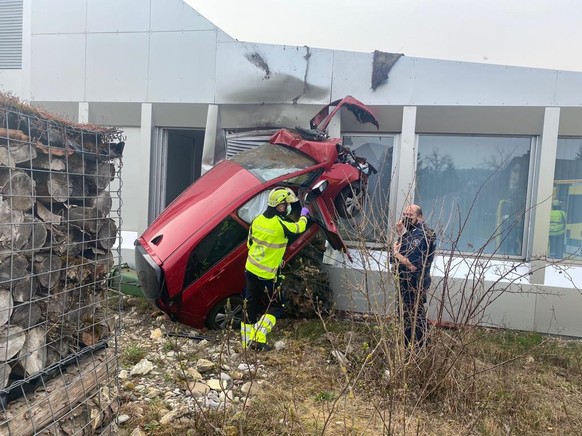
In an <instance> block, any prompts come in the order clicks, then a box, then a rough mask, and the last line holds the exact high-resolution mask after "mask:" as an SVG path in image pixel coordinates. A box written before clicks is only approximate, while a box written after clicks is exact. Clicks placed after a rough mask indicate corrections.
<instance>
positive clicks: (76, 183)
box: [0, 94, 124, 435]
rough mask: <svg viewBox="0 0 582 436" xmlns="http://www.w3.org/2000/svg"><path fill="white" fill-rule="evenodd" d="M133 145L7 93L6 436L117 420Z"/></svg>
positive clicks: (2, 159) (0, 117) (0, 128)
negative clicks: (122, 268)
mask: <svg viewBox="0 0 582 436" xmlns="http://www.w3.org/2000/svg"><path fill="white" fill-rule="evenodd" d="M123 146H124V142H123V141H122V132H121V131H120V130H118V129H113V128H103V127H97V126H88V125H77V124H73V123H70V122H67V121H65V120H62V119H59V118H57V117H55V116H52V115H50V114H47V113H45V112H43V111H41V110H39V109H35V108H33V107H30V106H28V105H25V104H23V103H21V102H20V101H18V100H17V99H15V98H13V97H11V96H7V95H3V94H0V405H1V408H0V435H4V434H9V435H26V434H99V433H108V432H111V429H112V427H114V423H113V418H114V416H115V414H116V410H117V398H116V397H117V396H116V392H117V385H116V372H117V368H116V365H117V356H116V334H115V333H116V332H117V330H118V320H119V316H118V315H119V305H118V304H117V303H116V301H117V296H116V294H115V293H111V292H110V291H109V287H108V285H109V282H110V279H111V273H112V271H114V266H115V265H116V264H118V263H119V257H120V251H119V248H117V247H118V246H119V244H118V243H117V241H118V232H119V228H120V224H121V222H120V219H121V218H120V211H121V198H120V190H121V179H120V174H121V167H122V162H121V156H122V152H123Z"/></svg>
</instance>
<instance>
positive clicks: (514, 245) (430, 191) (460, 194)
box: [415, 135, 532, 256]
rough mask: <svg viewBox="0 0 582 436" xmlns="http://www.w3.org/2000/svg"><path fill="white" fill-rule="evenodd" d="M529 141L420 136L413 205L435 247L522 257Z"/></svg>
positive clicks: (502, 138) (497, 138)
mask: <svg viewBox="0 0 582 436" xmlns="http://www.w3.org/2000/svg"><path fill="white" fill-rule="evenodd" d="M531 146H532V138H530V137H491V136H444V135H420V137H419V144H418V162H417V172H416V188H417V193H416V196H415V202H416V203H418V204H419V205H420V206H421V207H422V209H423V212H424V215H425V218H426V220H427V222H428V224H429V225H430V226H431V227H433V228H435V229H436V230H437V232H438V234H439V239H440V241H439V245H440V247H441V248H444V249H455V250H457V251H460V252H466V253H487V254H499V255H510V256H522V255H523V253H524V225H525V216H526V210H527V201H526V199H527V190H528V175H529V166H530V155H531Z"/></svg>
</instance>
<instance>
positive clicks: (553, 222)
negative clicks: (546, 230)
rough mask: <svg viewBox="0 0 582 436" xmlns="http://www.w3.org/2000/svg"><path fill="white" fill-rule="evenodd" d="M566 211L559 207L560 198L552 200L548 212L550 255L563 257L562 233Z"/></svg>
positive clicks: (564, 229)
mask: <svg viewBox="0 0 582 436" xmlns="http://www.w3.org/2000/svg"><path fill="white" fill-rule="evenodd" d="M566 217H567V215H566V212H564V211H563V210H562V208H561V202H560V200H554V201H552V211H551V212H550V257H551V258H553V259H562V258H563V257H564V235H565V233H566Z"/></svg>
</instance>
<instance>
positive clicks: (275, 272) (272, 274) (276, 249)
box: [240, 188, 310, 351]
mask: <svg viewBox="0 0 582 436" xmlns="http://www.w3.org/2000/svg"><path fill="white" fill-rule="evenodd" d="M297 201H298V198H297V196H296V195H295V193H294V192H293V191H292V190H291V189H289V188H275V189H273V190H272V191H271V192H270V193H269V198H268V200H267V209H266V210H265V212H263V213H262V214H261V215H259V216H257V217H256V218H255V219H254V220H253V222H252V224H251V227H250V229H249V235H248V239H247V246H248V248H249V253H248V256H247V262H246V265H245V276H246V289H245V304H244V309H245V313H244V316H243V322H242V323H241V327H240V329H241V343H242V347H243V349H247V348H252V349H257V350H264V351H268V350H269V349H270V346H268V345H267V335H268V334H269V332H270V331H271V330H272V328H273V327H274V325H275V323H276V322H277V318H278V317H280V315H281V313H282V311H283V304H284V300H283V297H282V295H281V284H280V276H279V272H280V268H281V266H282V265H281V263H282V261H283V256H284V254H285V250H286V248H287V243H288V241H289V237H290V236H291V235H293V234H298V233H303V232H304V231H305V229H306V227H307V216H309V213H310V211H309V209H307V208H306V207H303V208H302V209H301V216H300V218H299V220H298V221H297V222H291V221H287V220H286V219H285V217H287V216H288V215H289V214H290V213H291V204H292V203H296V202H297ZM259 315H260V316H259Z"/></svg>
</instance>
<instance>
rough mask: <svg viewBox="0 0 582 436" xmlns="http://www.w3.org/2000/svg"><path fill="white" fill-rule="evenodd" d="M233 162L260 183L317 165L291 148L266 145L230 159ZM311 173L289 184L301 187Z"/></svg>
mask: <svg viewBox="0 0 582 436" xmlns="http://www.w3.org/2000/svg"><path fill="white" fill-rule="evenodd" d="M232 161H233V162H236V163H238V164H239V165H241V166H242V167H244V168H246V169H247V170H249V171H250V172H251V173H253V174H254V175H255V176H256V177H257V178H258V179H259V180H261V181H262V182H268V181H269V180H273V179H276V178H277V177H281V176H283V175H285V174H289V173H294V172H296V171H301V170H304V169H306V168H309V167H311V166H314V165H316V164H317V162H316V161H315V160H313V159H312V158H310V157H309V156H307V155H306V154H303V153H301V152H299V151H297V150H294V149H292V148H287V147H284V146H282V145H277V144H270V143H268V142H267V143H266V144H263V145H260V146H258V147H256V148H253V149H251V150H247V151H244V152H242V153H239V154H237V155H236V156H234V157H233V158H232ZM311 176H313V174H312V173H309V174H303V175H301V176H298V177H296V178H294V179H289V180H288V182H289V183H294V184H297V185H301V184H303V183H305V182H306V181H307V180H308V179H309V178H310V177H311Z"/></svg>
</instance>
